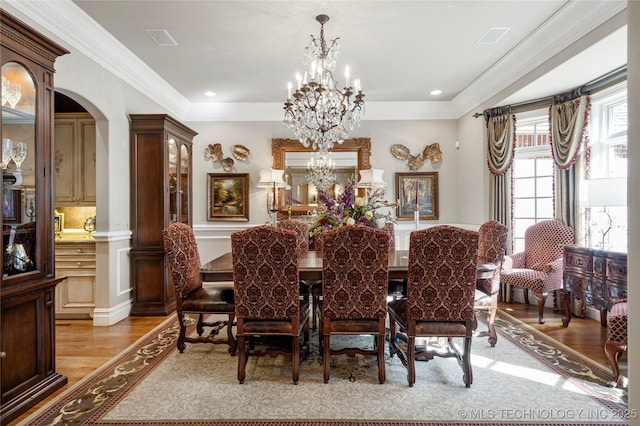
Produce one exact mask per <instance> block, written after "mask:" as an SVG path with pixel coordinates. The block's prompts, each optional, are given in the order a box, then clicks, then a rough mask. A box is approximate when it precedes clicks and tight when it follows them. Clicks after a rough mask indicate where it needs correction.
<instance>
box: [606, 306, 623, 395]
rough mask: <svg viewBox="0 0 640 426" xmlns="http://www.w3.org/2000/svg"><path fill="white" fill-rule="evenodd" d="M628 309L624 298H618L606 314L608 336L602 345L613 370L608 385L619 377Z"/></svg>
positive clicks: (615, 381)
mask: <svg viewBox="0 0 640 426" xmlns="http://www.w3.org/2000/svg"><path fill="white" fill-rule="evenodd" d="M628 314H629V309H628V306H627V301H626V300H625V299H623V300H620V301H618V302H616V303H614V305H613V306H612V307H611V310H610V311H609V313H608V314H607V334H608V338H607V341H606V342H605V345H604V353H605V354H606V355H607V359H608V360H609V363H610V364H611V368H612V370H613V380H611V382H609V385H610V386H613V387H615V386H617V385H618V380H619V378H620V367H619V366H618V359H619V358H620V355H621V354H622V352H624V351H626V350H627V316H628Z"/></svg>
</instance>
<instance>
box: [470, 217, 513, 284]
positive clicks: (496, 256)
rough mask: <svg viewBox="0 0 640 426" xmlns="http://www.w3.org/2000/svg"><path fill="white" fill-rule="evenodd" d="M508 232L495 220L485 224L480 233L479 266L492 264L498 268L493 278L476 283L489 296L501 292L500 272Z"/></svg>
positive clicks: (479, 280)
mask: <svg viewBox="0 0 640 426" xmlns="http://www.w3.org/2000/svg"><path fill="white" fill-rule="evenodd" d="M508 231H509V229H508V228H507V227H506V226H504V225H503V224H501V223H500V222H497V221H495V220H490V221H489V222H485V223H483V224H482V225H481V226H480V229H479V231H478V237H479V241H478V265H484V264H487V263H492V264H494V265H496V266H497V268H496V269H495V270H494V273H493V277H492V278H488V279H478V281H477V283H476V288H478V289H479V290H481V291H483V292H484V293H486V294H489V295H490V294H492V293H494V292H497V291H499V290H500V270H501V269H502V262H503V261H504V254H505V250H506V248H507V234H508Z"/></svg>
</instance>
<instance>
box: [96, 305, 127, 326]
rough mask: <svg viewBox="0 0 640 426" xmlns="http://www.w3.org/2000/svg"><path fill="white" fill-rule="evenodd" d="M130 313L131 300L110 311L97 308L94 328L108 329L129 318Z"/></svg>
mask: <svg viewBox="0 0 640 426" xmlns="http://www.w3.org/2000/svg"><path fill="white" fill-rule="evenodd" d="M130 311H131V300H127V301H126V302H122V303H121V304H119V305H116V306H114V307H112V308H109V309H101V308H96V309H94V311H93V325H94V327H108V326H110V325H113V324H115V323H117V322H120V321H122V320H123V319H125V318H127V317H128V316H129V312H130Z"/></svg>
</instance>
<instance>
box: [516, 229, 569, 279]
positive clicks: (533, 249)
mask: <svg viewBox="0 0 640 426" xmlns="http://www.w3.org/2000/svg"><path fill="white" fill-rule="evenodd" d="M574 243H575V234H574V232H573V229H571V228H570V227H569V226H567V225H565V224H563V223H562V222H560V221H559V220H555V219H549V220H543V221H540V222H538V223H536V224H533V225H531V226H530V227H528V228H527V230H526V231H525V233H524V252H525V268H527V269H536V270H540V269H541V268H542V267H544V265H546V264H547V263H551V262H553V261H554V260H556V259H559V258H561V257H562V254H563V248H562V245H566V244H574Z"/></svg>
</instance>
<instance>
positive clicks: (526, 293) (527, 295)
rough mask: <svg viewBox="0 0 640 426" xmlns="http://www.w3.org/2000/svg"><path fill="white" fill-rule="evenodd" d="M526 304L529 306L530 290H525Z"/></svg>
mask: <svg viewBox="0 0 640 426" xmlns="http://www.w3.org/2000/svg"><path fill="white" fill-rule="evenodd" d="M522 291H523V295H524V303H526V304H527V305H528V304H529V289H526V288H523V289H522Z"/></svg>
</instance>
